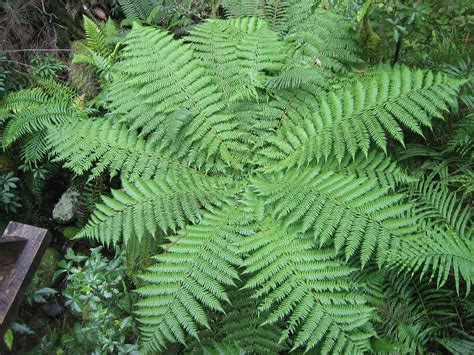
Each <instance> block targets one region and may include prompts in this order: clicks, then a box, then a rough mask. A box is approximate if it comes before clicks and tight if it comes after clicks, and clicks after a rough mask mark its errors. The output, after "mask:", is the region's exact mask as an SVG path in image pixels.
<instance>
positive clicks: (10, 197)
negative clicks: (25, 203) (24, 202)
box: [0, 171, 21, 212]
mask: <svg viewBox="0 0 474 355" xmlns="http://www.w3.org/2000/svg"><path fill="white" fill-rule="evenodd" d="M19 180H20V179H19V178H17V177H16V176H15V175H14V174H13V172H12V171H9V172H7V173H3V174H0V202H1V203H2V210H3V212H16V211H17V209H18V208H20V207H21V203H20V198H19V196H18V194H17V191H16V190H17V189H18V186H17V184H18V181H19Z"/></svg>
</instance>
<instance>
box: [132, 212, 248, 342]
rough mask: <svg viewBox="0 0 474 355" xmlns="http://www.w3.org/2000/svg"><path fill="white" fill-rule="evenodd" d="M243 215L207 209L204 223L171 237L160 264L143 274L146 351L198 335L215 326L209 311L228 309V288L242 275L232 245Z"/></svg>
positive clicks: (141, 311) (142, 319)
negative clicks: (207, 313)
mask: <svg viewBox="0 0 474 355" xmlns="http://www.w3.org/2000/svg"><path fill="white" fill-rule="evenodd" d="M239 217H240V216H239V214H238V213H236V212H235V209H233V208H231V207H225V208H224V209H222V210H216V211H215V213H212V214H211V213H207V214H206V215H205V216H203V218H202V220H201V221H200V223H199V224H197V225H194V226H189V227H187V228H185V229H184V230H183V231H181V232H180V233H179V234H178V235H177V236H175V237H173V238H170V244H169V245H168V246H166V247H165V251H164V252H163V253H162V254H159V255H157V256H156V257H155V259H156V260H157V261H158V263H157V264H156V265H155V266H152V267H151V268H150V269H149V270H148V273H146V274H145V275H143V277H142V278H143V280H144V281H146V283H147V285H146V286H144V287H142V288H140V289H139V290H138V292H139V293H140V294H141V295H142V296H144V297H145V298H144V299H143V300H141V301H140V302H138V307H139V310H138V315H139V317H140V322H141V323H142V324H143V326H142V334H143V337H144V339H143V340H144V341H145V349H146V350H148V351H158V350H161V349H163V347H164V346H165V345H166V343H168V342H181V343H183V344H185V343H186V335H187V334H189V335H191V336H193V337H195V338H198V329H199V327H205V328H210V327H211V326H212V325H211V324H210V322H209V320H208V317H207V315H206V310H214V311H217V312H224V308H223V303H224V302H229V298H228V295H227V292H226V290H225V286H234V285H235V284H234V282H235V280H236V279H238V272H237V269H236V265H239V264H240V263H241V261H240V258H239V256H238V255H237V254H236V253H235V251H234V250H233V249H232V248H229V244H231V243H233V242H234V241H233V239H234V240H235V238H236V237H237V238H238V237H239V227H238V226H239V224H241V223H242V220H240V221H239V219H238V218H239Z"/></svg>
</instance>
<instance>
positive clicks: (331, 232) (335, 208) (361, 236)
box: [253, 166, 418, 266]
mask: <svg viewBox="0 0 474 355" xmlns="http://www.w3.org/2000/svg"><path fill="white" fill-rule="evenodd" d="M253 185H254V186H255V188H256V190H257V192H258V193H259V194H260V196H261V197H262V198H264V200H265V201H266V204H268V205H269V208H270V209H271V210H272V213H273V216H274V218H276V219H277V220H280V221H284V222H285V224H284V226H285V227H286V228H288V227H289V226H294V227H296V228H298V229H299V230H301V231H302V232H304V233H305V232H311V233H312V234H313V235H314V238H315V241H316V242H317V243H318V244H319V245H320V246H323V245H325V244H329V245H334V246H335V248H336V250H344V251H345V256H346V260H348V259H349V258H350V257H351V256H353V255H354V254H355V253H356V252H357V251H359V252H360V260H361V262H362V265H364V264H366V263H367V262H368V261H369V259H370V258H371V257H372V256H373V255H374V254H376V256H377V263H378V265H379V266H381V265H383V263H384V261H385V260H386V258H387V256H388V254H389V251H390V250H391V249H392V248H394V247H395V246H396V245H398V243H399V239H400V238H401V237H403V236H406V235H412V234H413V233H415V232H416V231H417V227H418V225H417V217H416V216H412V215H411V213H410V209H411V205H410V204H404V203H402V202H403V201H402V200H403V198H404V196H403V195H401V194H398V195H397V194H389V193H388V188H386V187H385V188H380V187H378V186H377V182H376V181H374V180H371V179H367V178H357V177H356V176H354V175H350V174H349V175H345V174H340V173H335V172H334V171H322V170H321V169H320V168H318V167H314V166H309V167H307V168H305V169H302V168H301V169H293V170H289V171H287V172H286V173H285V174H280V175H272V176H271V177H270V178H266V177H262V178H261V179H255V180H254V181H253Z"/></svg>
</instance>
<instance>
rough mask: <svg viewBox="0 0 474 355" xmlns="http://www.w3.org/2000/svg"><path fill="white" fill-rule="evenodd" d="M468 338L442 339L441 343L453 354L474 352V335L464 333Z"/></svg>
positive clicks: (462, 354)
mask: <svg viewBox="0 0 474 355" xmlns="http://www.w3.org/2000/svg"><path fill="white" fill-rule="evenodd" d="M464 336H465V337H466V338H467V339H456V338H449V339H440V340H439V343H440V344H441V345H443V346H444V347H445V348H446V349H447V350H448V351H449V352H451V354H454V355H464V354H472V353H474V337H473V336H472V335H468V334H464Z"/></svg>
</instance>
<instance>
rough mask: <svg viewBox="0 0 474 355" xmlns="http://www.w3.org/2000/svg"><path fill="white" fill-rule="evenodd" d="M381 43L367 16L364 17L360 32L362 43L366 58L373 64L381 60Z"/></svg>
mask: <svg viewBox="0 0 474 355" xmlns="http://www.w3.org/2000/svg"><path fill="white" fill-rule="evenodd" d="M380 41H381V39H380V36H379V35H378V34H377V32H375V31H374V30H373V29H372V26H371V25H370V23H369V19H368V17H367V15H366V16H364V19H363V22H362V28H361V30H360V42H361V47H362V49H363V51H364V54H365V58H366V59H367V60H368V61H369V62H371V63H374V62H378V61H379V60H380V52H381V48H380Z"/></svg>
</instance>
